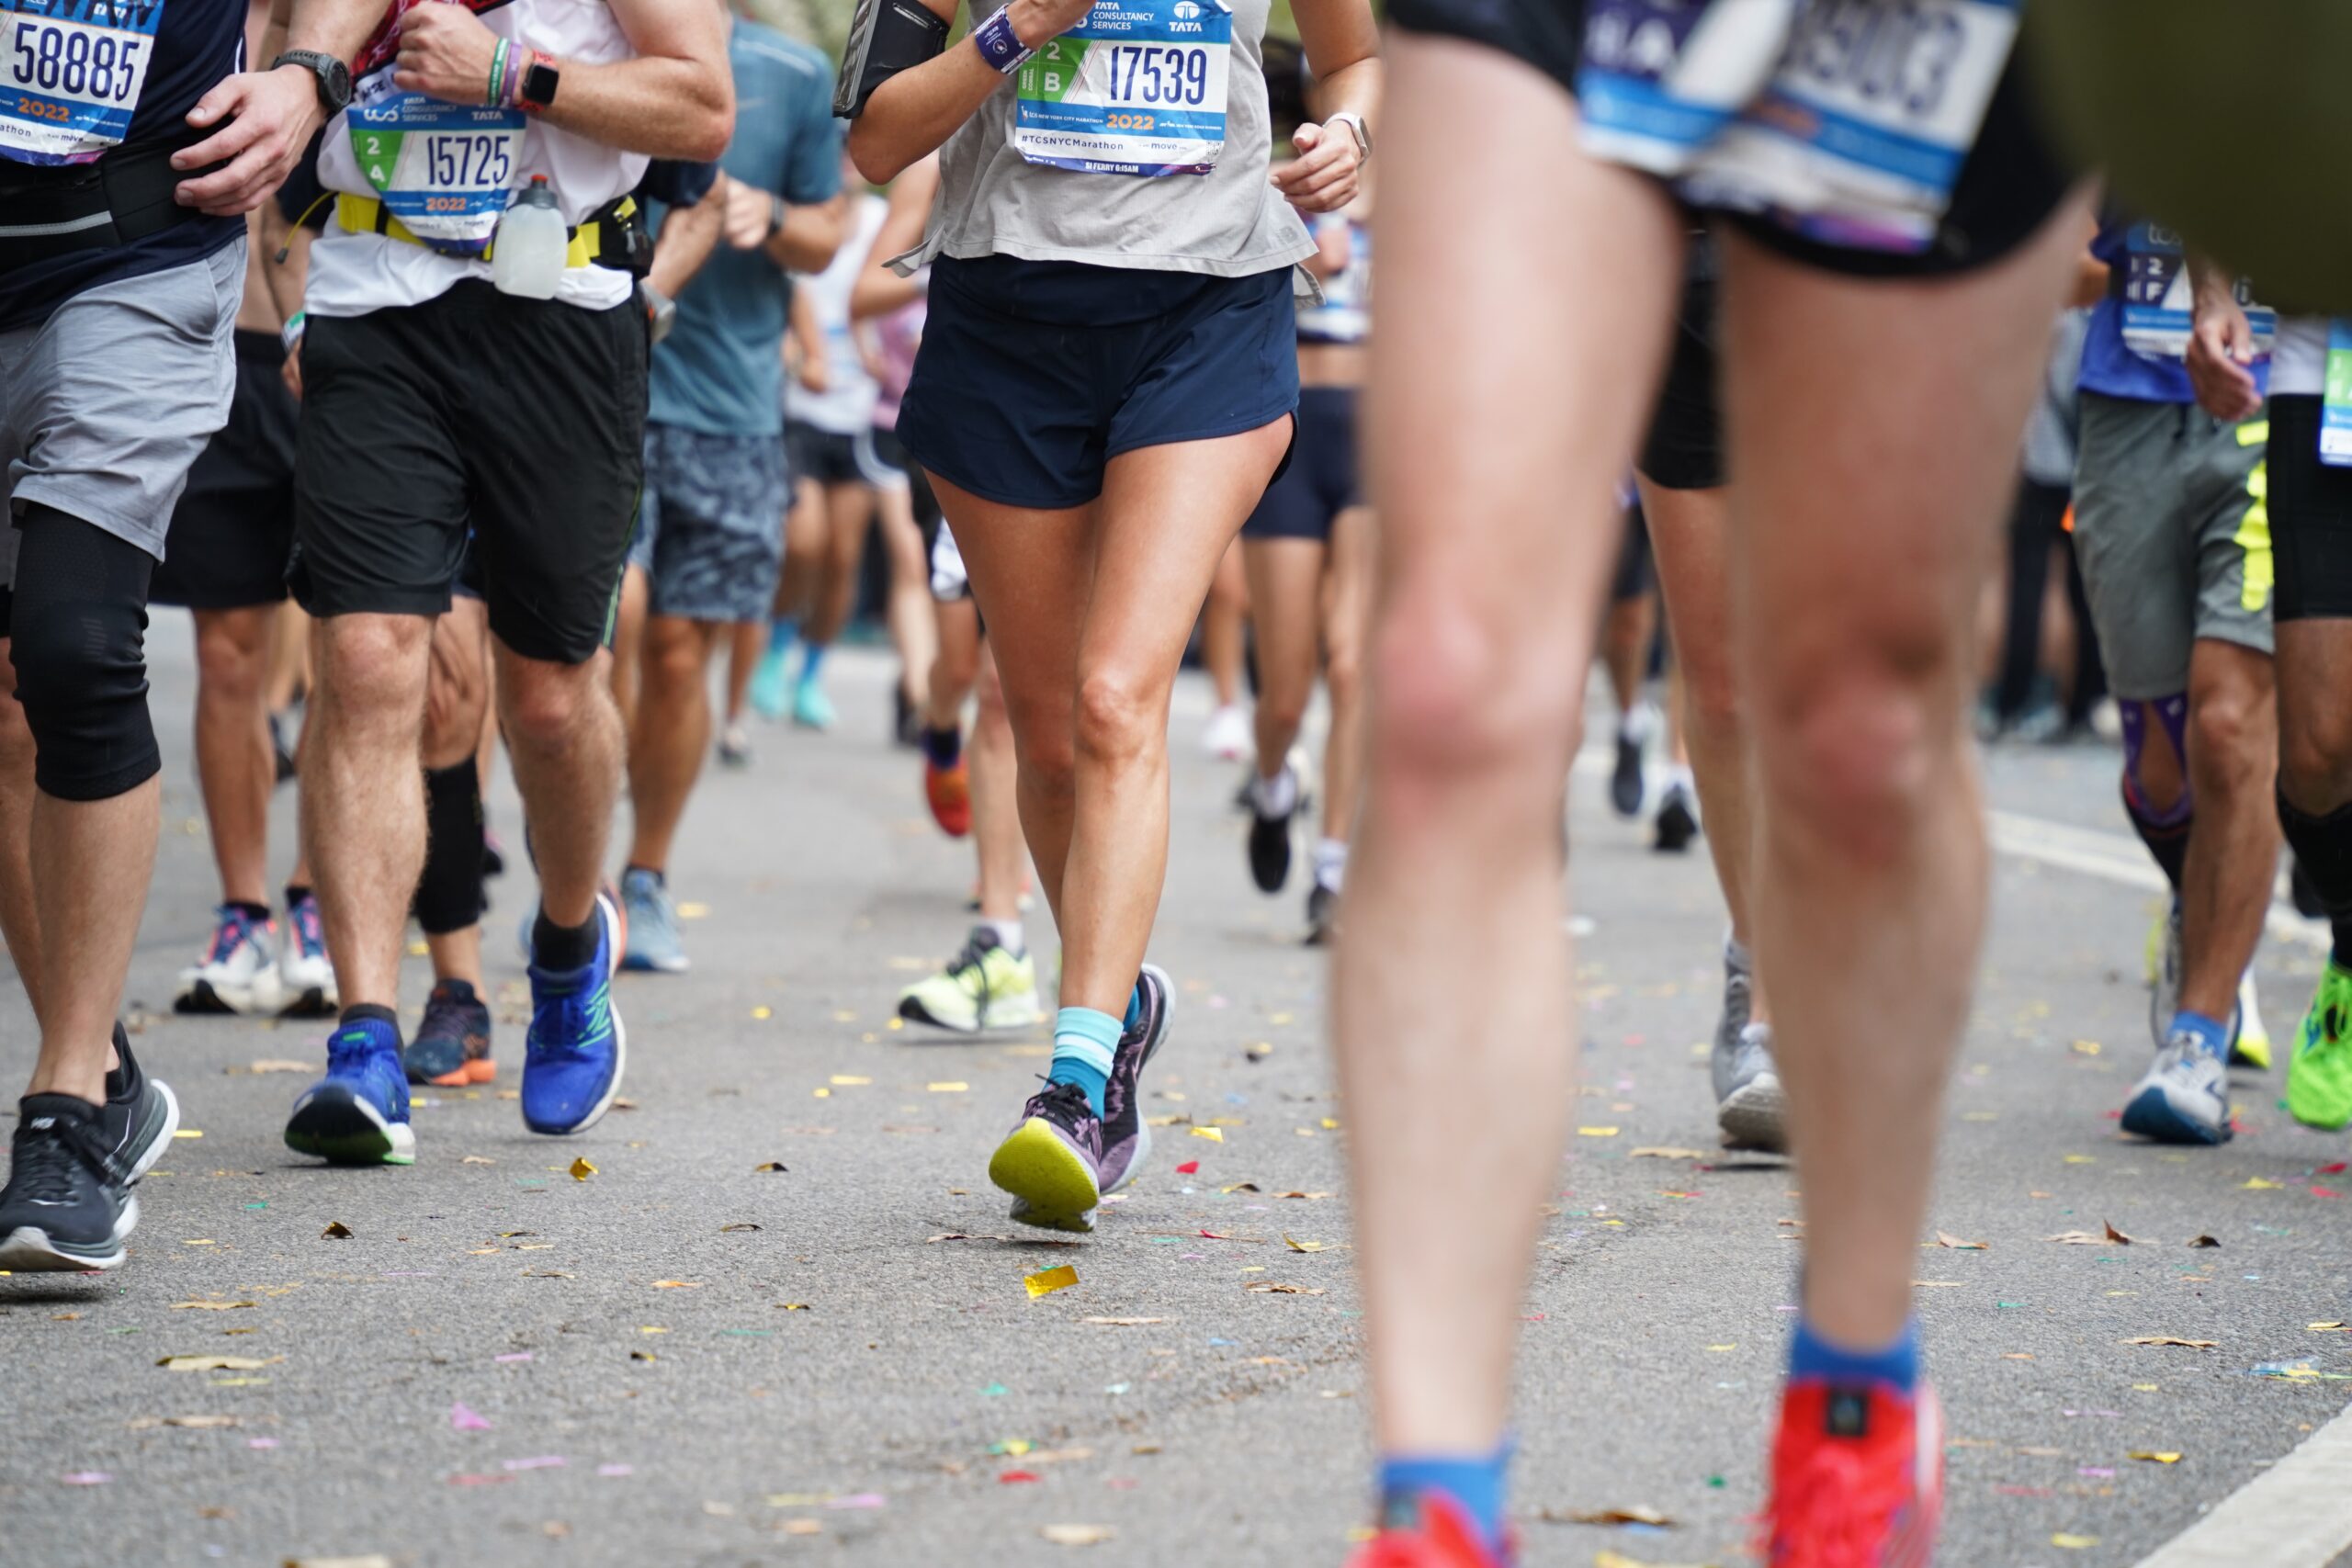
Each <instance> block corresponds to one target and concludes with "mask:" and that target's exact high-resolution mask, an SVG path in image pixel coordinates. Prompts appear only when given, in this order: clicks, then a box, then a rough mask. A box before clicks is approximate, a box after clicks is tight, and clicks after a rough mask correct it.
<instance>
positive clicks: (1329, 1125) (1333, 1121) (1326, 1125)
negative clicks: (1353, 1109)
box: [1323, 1116, 1340, 1133]
mask: <svg viewBox="0 0 2352 1568" xmlns="http://www.w3.org/2000/svg"><path fill="white" fill-rule="evenodd" d="M1323 1130H1324V1131H1325V1132H1327V1133H1336V1132H1338V1131H1339V1130H1340V1119H1339V1118H1338V1117H1336V1116H1326V1117H1325V1118H1323Z"/></svg>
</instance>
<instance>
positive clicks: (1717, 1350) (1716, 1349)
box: [1707, 1345, 1739, 1356]
mask: <svg viewBox="0 0 2352 1568" xmlns="http://www.w3.org/2000/svg"><path fill="white" fill-rule="evenodd" d="M1707 1348H1708V1349H1710V1350H1712V1351H1713V1352H1714V1353H1715V1354H1716V1355H1718V1356H1720V1355H1722V1354H1723V1353H1724V1351H1726V1350H1736V1349H1738V1348H1739V1347H1738V1346H1736V1345H1710V1346H1708V1347H1707Z"/></svg>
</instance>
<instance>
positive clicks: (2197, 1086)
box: [2123, 1029, 2293, 1144]
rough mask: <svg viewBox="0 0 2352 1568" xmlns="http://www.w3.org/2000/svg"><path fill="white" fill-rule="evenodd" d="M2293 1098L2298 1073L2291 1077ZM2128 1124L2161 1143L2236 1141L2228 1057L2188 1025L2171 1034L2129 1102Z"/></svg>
mask: <svg viewBox="0 0 2352 1568" xmlns="http://www.w3.org/2000/svg"><path fill="white" fill-rule="evenodd" d="M2288 1092H2289V1099H2290V1103H2291V1101H2292V1097H2293V1082H2292V1077H2291V1075H2290V1079H2289V1091H2288ZM2123 1130H2124V1131H2125V1132H2127V1133H2136V1134H2139V1135H2140V1136H2141V1137H2143V1138H2154V1140H2155V1141H2156V1142H2157V1143H2160V1144H2226V1143H2228V1142H2229V1141H2230V1080H2229V1074H2228V1072H2227V1071H2226V1070H2225V1069H2224V1068H2223V1067H2222V1059H2221V1058H2220V1057H2219V1056H2216V1055H2213V1054H2212V1053H2211V1052H2210V1051H2208V1050H2206V1049H2205V1047H2204V1046H2203V1045H2202V1044H2200V1043H2199V1042H2198V1039H2197V1036H2196V1035H2194V1034H2192V1033H2190V1032H2188V1031H2187V1030H2185V1029H2184V1030H2179V1031H2177V1032H2175V1033H2174V1034H2173V1035H2172V1037H2171V1038H2170V1039H2168V1040H2166V1041H2165V1044H2164V1049H2162V1050H2160V1051H2158V1052H2157V1053H2156V1059H2155V1060H2154V1062H2152V1063H2151V1064H2149V1066H2148V1072H2147V1076H2146V1077H2143V1078H2142V1079H2141V1080H2140V1083H2139V1086H2138V1087H2137V1088H2136V1089H2132V1091H2131V1099H2130V1100H2127V1101H2126V1102H2125V1103H2124V1106H2123Z"/></svg>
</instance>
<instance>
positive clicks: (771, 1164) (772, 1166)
mask: <svg viewBox="0 0 2352 1568" xmlns="http://www.w3.org/2000/svg"><path fill="white" fill-rule="evenodd" d="M790 1170H791V1167H789V1166H787V1165H786V1164H785V1163H784V1162H783V1161H782V1160H780V1159H772V1160H770V1161H768V1162H767V1164H765V1165H755V1166H753V1167H752V1175H753V1176H758V1175H761V1174H763V1173H764V1172H768V1171H783V1172H789V1171H790Z"/></svg>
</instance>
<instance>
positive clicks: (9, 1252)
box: [0, 1193, 139, 1274]
mask: <svg viewBox="0 0 2352 1568" xmlns="http://www.w3.org/2000/svg"><path fill="white" fill-rule="evenodd" d="M138 1226H139V1200H138V1199H137V1198H136V1197H134V1196H132V1195H130V1194H129V1193H125V1194H124V1195H123V1200H122V1213H119V1214H118V1215H116V1216H115V1222H114V1234H113V1235H111V1236H109V1237H108V1238H107V1244H106V1246H105V1247H77V1246H75V1245H74V1243H71V1242H61V1241H58V1240H57V1239H56V1238H55V1237H53V1236H51V1235H50V1234H49V1233H48V1232H47V1231H45V1230H43V1229H41V1227H40V1226H39V1225H18V1226H17V1228H16V1229H15V1230H13V1231H10V1232H9V1233H8V1235H7V1236H6V1238H5V1239H0V1269H6V1271H8V1272H10V1273H13V1274H86V1273H90V1272H92V1271H94V1270H95V1271H96V1272H100V1273H103V1272H105V1271H106V1270H107V1269H119V1268H120V1267H121V1266H122V1260H123V1258H125V1257H127V1256H128V1254H127V1253H125V1252H124V1250H123V1246H122V1244H123V1243H124V1242H125V1241H127V1240H129V1239H130V1233H131V1232H132V1231H134V1230H136V1229H137V1228H138Z"/></svg>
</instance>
